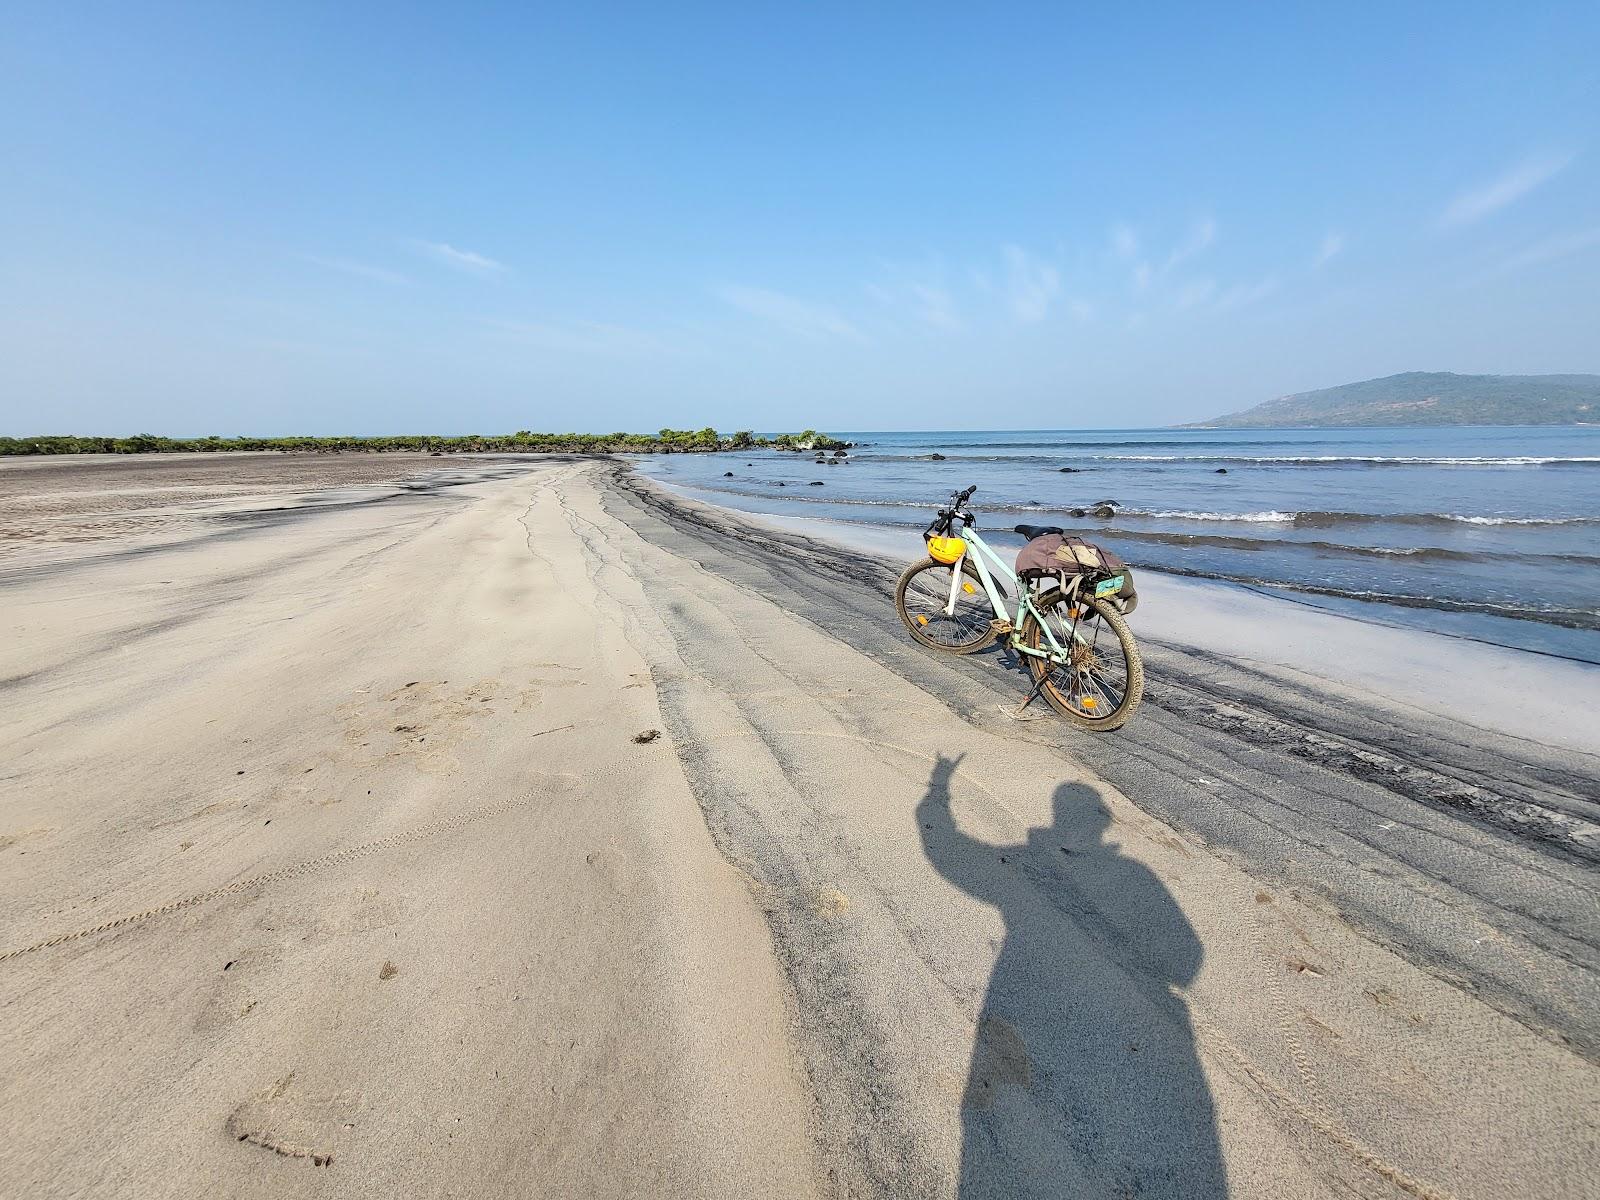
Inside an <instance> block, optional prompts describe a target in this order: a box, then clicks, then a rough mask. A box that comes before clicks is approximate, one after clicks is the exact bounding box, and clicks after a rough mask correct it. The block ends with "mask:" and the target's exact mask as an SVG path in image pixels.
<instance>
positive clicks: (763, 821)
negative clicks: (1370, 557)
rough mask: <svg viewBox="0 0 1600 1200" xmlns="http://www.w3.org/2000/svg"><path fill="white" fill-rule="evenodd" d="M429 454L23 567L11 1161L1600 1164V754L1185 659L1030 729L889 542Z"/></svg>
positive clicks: (1171, 1184)
mask: <svg viewBox="0 0 1600 1200" xmlns="http://www.w3.org/2000/svg"><path fill="white" fill-rule="evenodd" d="M361 457H362V458H364V457H365V456H361ZM396 458H398V456H393V458H391V456H382V459H383V461H382V462H378V463H369V462H363V461H360V460H359V458H358V456H339V458H338V459H329V460H325V462H324V463H322V464H317V465H314V466H306V467H304V471H306V472H310V474H309V475H308V474H305V473H300V474H295V475H293V476H292V477H289V476H277V477H276V478H274V477H273V471H274V469H275V468H274V467H273V466H272V465H270V464H271V462H272V460H268V462H267V463H263V464H262V465H260V466H257V465H256V464H254V463H252V464H250V465H249V466H248V468H247V469H248V470H250V471H259V472H262V473H264V475H265V476H266V478H265V479H262V480H258V479H256V478H255V477H249V478H248V480H247V479H246V477H244V476H242V475H241V476H237V477H235V479H234V481H233V482H229V474H228V470H227V468H226V465H224V466H220V467H215V468H213V467H211V466H209V465H206V466H204V467H203V468H202V471H203V473H204V472H215V474H211V475H208V477H207V478H205V479H202V480H200V481H199V482H194V483H183V484H175V483H173V481H172V476H170V475H167V476H162V475H161V473H160V471H159V470H155V464H151V468H152V470H151V471H146V472H141V471H140V470H139V469H138V468H137V467H136V466H134V467H129V466H125V465H123V464H120V463H119V464H117V466H116V467H115V468H113V469H114V470H116V471H117V474H116V476H115V482H114V483H113V482H110V481H111V479H112V477H111V476H110V475H109V474H108V475H107V480H108V482H107V483H106V484H105V490H107V491H127V490H133V491H135V492H138V491H141V490H143V491H144V493H145V494H144V495H142V496H140V497H139V500H138V503H137V504H136V505H135V507H134V509H133V510H132V511H133V512H134V513H135V516H134V518H133V520H134V521H135V525H134V526H133V527H124V528H121V529H119V530H118V531H116V532H115V533H114V534H112V535H111V536H106V537H99V538H96V539H95V540H94V541H93V542H82V541H77V542H74V541H69V540H67V538H66V537H56V536H43V537H35V538H32V539H30V540H31V541H32V542H33V543H35V544H34V545H31V546H30V547H29V548H28V551H27V553H26V554H25V555H22V556H20V557H18V558H16V559H13V560H11V561H0V634H3V643H0V644H3V649H0V705H3V706H4V712H5V718H6V719H5V721H4V730H3V732H0V783H3V785H4V795H5V799H4V807H3V808H0V864H3V870H0V929H3V931H4V933H3V937H0V1013H3V1015H4V1020H3V1021H0V1060H3V1061H4V1062H6V1063H7V1064H8V1069H7V1071H6V1072H5V1073H4V1075H3V1076H0V1111H3V1113H4V1114H5V1116H4V1129H3V1131H0V1132H3V1133H4V1137H3V1138H0V1180H3V1181H4V1183H3V1185H0V1190H3V1191H4V1192H5V1193H6V1194H16V1195H19V1196H22V1195H26V1196H48V1195H105V1196H113V1195H155V1196H188V1195H195V1194H221V1195H239V1196H254V1195H269V1194H270V1195H274V1196H281V1195H286V1194H288V1195H301V1194H305V1195H312V1194H316V1195H338V1196H345V1195H349V1196H366V1195H371V1196H387V1195H395V1194H407V1195H464V1196H500V1195H505V1196H520V1195H551V1196H568V1195H570V1196H578V1195H582V1196H633V1195H672V1196H797V1195H807V1194H815V1195H871V1196H950V1195H962V1196H968V1197H973V1196H990V1195H992V1196H1024V1195H1093V1196H1116V1195H1141V1196H1185V1197H1188V1196H1222V1195H1229V1196H1260V1197H1283V1196H1347V1195H1351V1194H1356V1195H1368V1196H1383V1195H1414V1196H1462V1197H1467V1196H1473V1197H1479V1196H1481V1197H1505V1196H1529V1197H1533V1196H1550V1195H1579V1194H1584V1193H1586V1192H1592V1191H1593V1190H1594V1189H1595V1186H1596V1183H1597V1177H1596V1163H1597V1161H1600V1141H1597V1138H1600V1134H1597V1130H1600V1104H1597V1101H1596V1096H1597V1095H1600V1088H1597V1086H1596V1085H1597V1078H1596V1068H1595V1065H1594V1064H1595V1060H1596V1058H1597V1057H1600V986H1597V979H1600V976H1597V974H1596V970H1595V968H1596V962H1597V955H1596V945H1597V941H1600V920H1597V910H1596V905H1595V903H1594V896H1595V883H1596V878H1597V873H1596V870H1595V857H1594V855H1595V847H1593V845H1592V844H1590V843H1589V841H1588V840H1587V838H1586V837H1585V836H1583V834H1582V828H1583V826H1582V822H1585V821H1588V820H1590V819H1591V818H1592V817H1593V816H1594V810H1595V803H1596V796H1595V791H1596V788H1595V778H1596V765H1597V760H1596V758H1595V756H1594V754H1593V753H1591V752H1588V751H1585V750H1583V749H1581V748H1574V747H1573V746H1571V745H1569V744H1565V743H1563V742H1561V740H1560V739H1552V740H1553V741H1555V742H1557V743H1559V744H1550V745H1546V744H1542V743H1540V742H1539V741H1538V740H1537V739H1531V738H1517V739H1511V738H1506V739H1498V740H1496V739H1487V738H1485V737H1484V735H1483V734H1482V733H1481V731H1478V730H1476V729H1469V728H1465V727H1463V726H1461V725H1460V724H1459V723H1456V722H1452V721H1449V720H1447V719H1445V718H1442V717H1439V716H1436V715H1430V714H1427V713H1421V712H1418V711H1417V710H1415V709H1414V708H1406V709H1402V708H1399V707H1397V706H1393V705H1389V704H1387V702H1386V701H1385V700H1384V698H1383V697H1382V696H1378V695H1373V696H1368V697H1365V698H1363V702H1362V703H1359V704H1356V703H1352V702H1351V699H1350V694H1349V693H1350V688H1349V686H1348V685H1344V686H1341V688H1340V689H1338V691H1337V693H1336V694H1323V693H1320V692H1319V691H1318V689H1316V688H1315V687H1314V686H1312V685H1311V684H1308V683H1307V682H1305V681H1304V680H1301V679H1298V678H1297V677H1294V676H1291V675H1288V674H1285V673H1269V672H1265V671H1263V670H1261V669H1260V668H1259V667H1258V666H1254V665H1252V664H1250V663H1248V662H1243V661H1240V660H1237V659H1231V658H1229V657H1228V656H1227V655H1225V654H1221V653H1218V652H1215V651H1203V650H1200V649H1196V648H1195V647H1193V646H1186V645H1182V644H1179V643H1177V642H1169V641H1163V640H1161V639H1153V640H1151V641H1150V642H1148V643H1147V646H1146V649H1147V669H1148V672H1149V675H1150V678H1151V680H1152V684H1151V687H1150V692H1149V698H1148V699H1147V701H1146V707H1145V709H1144V710H1142V711H1141V713H1140V714H1139V716H1138V717H1137V718H1136V719H1135V721H1134V723H1133V724H1132V725H1130V726H1129V728H1128V730H1127V731H1126V732H1125V733H1124V734H1122V735H1118V736H1116V737H1109V738H1108V737H1102V738H1095V737H1092V736H1090V735H1083V734H1078V733H1076V732H1075V731H1072V730H1068V729H1065V728H1063V727H1062V726H1060V725H1059V724H1057V723H1056V722H1053V721H1042V722H1029V723H1017V722H1014V721H1012V720H1010V719H1009V718H1007V717H1006V716H1005V715H1004V713H1003V711H1002V710H1003V709H1004V708H1005V707H1009V706H1010V705H1012V704H1014V703H1015V702H1016V700H1017V699H1018V698H1020V696H1021V695H1022V694H1023V693H1024V691H1025V689H1024V687H1023V685H1022V683H1021V677H1020V675H1019V674H1018V673H1017V671H1016V670H1015V669H1014V667H1013V666H1012V665H1010V664H1008V663H1007V662H1006V661H1005V659H1004V656H1003V655H1001V654H998V653H993V654H985V655H978V656H974V658H973V659H970V660H953V659H942V658H936V657H934V656H932V655H930V654H928V653H926V652H924V651H921V650H919V649H918V648H917V647H916V646H915V645H913V644H911V643H910V641H909V639H907V638H906V637H904V635H903V632H902V631H900V630H899V628H898V623H897V622H896V620H895V618H894V615H893V611H892V607H891V606H890V603H889V599H888V589H889V586H890V585H891V584H892V580H893V575H894V573H895V567H894V565H893V564H891V563H889V562H887V561H884V560H881V559H878V558H876V557H874V556H872V555H870V554H867V553H864V552H858V551H852V550H849V549H846V548H841V547H837V546H833V545H829V544H825V543H821V542H815V541H809V540H806V539H802V538H799V537H797V536H795V535H792V534H781V533H778V532H775V531H773V530H771V529H767V528H763V527H761V526H758V525H756V524H753V523H750V522H744V521H741V520H740V519H738V518H736V517H734V516H732V515H731V514H727V513H725V512H721V511H719V510H714V509H709V508H706V507H704V506H700V505H696V504H693V503H690V502H687V501H684V500H681V499H678V498H675V497H673V496H670V495H667V494H666V493H664V492H662V491H661V490H660V489H658V488H655V487H653V486H651V485H648V484H646V483H645V482H644V481H642V480H640V479H639V478H638V477H637V476H635V475H633V474H632V473H631V472H629V471H628V470H627V469H626V468H625V467H623V466H621V465H620V464H614V463H610V462H604V461H598V462H597V461H582V460H567V459H551V460H542V461H541V460H533V461H520V462H519V461H515V460H507V459H482V460H466V459H454V460H449V461H447V462H444V463H441V462H440V460H432V461H431V462H426V461H424V462H420V463H416V464H400V463H397V462H395V461H394V459H396ZM341 463H343V464H349V473H347V474H341V471H343V470H345V468H344V467H343V466H341V465H339V464H341ZM280 465H284V464H280ZM188 466H189V467H190V468H193V466H194V464H192V463H191V464H188ZM233 466H234V468H235V469H245V468H242V467H241V466H240V464H237V463H235V464H233ZM399 467H405V468H409V470H410V471H412V472H420V473H418V474H411V475H410V477H409V478H402V477H401V476H402V475H405V474H407V472H403V471H402V472H400V473H399V474H384V475H383V476H382V478H374V477H370V476H365V475H362V474H361V473H362V472H364V471H369V470H370V471H379V472H389V471H391V469H392V468H399ZM80 469H81V470H82V471H95V470H100V469H101V467H100V466H99V465H97V464H93V463H90V464H84V465H82V467H81V468H80ZM293 469H294V470H295V471H296V472H302V467H301V466H296V467H294V468H293ZM20 477H21V476H20V475H7V474H6V473H5V472H0V479H3V480H5V481H6V482H5V484H4V485H0V491H5V489H6V488H7V487H10V486H12V484H13V481H14V480H15V479H16V478H20ZM80 482H81V486H78V485H74V486H78V490H79V491H80V492H82V493H83V494H84V497H83V498H82V499H80V500H79V501H71V502H70V503H75V504H79V505H80V507H79V508H78V509H76V510H73V511H76V512H78V513H80V514H93V513H94V512H95V511H96V510H95V505H96V504H98V503H101V501H100V500H95V499H94V496H95V492H96V489H95V487H94V486H93V477H92V476H89V477H87V481H86V482H83V477H81V476H80ZM162 486H172V487H175V486H184V487H204V488H209V489H211V491H212V492H213V493H215V494H207V495H199V496H197V495H195V494H192V493H168V497H167V499H165V500H162V499H160V498H159V497H155V496H153V495H151V494H150V493H149V489H150V488H154V487H162ZM306 487H316V488H318V489H321V490H319V491H318V492H317V493H316V494H309V495H308V494H304V493H303V492H302V491H301V489H304V488H306ZM233 488H237V489H239V490H236V491H229V490H225V489H233ZM40 490H41V491H42V490H43V489H42V488H41V489H40ZM56 490H57V491H70V490H72V489H71V488H68V487H65V486H62V487H58V488H57V489H56ZM20 493H21V494H23V495H24V496H26V494H27V485H26V484H24V485H21V488H20ZM6 494H7V495H10V496H13V497H14V496H15V495H17V494H19V493H18V492H17V491H10V492H7V493H6ZM102 499H103V500H104V501H105V502H107V503H111V502H112V501H111V498H109V497H104V498H102ZM6 504H7V507H6V509H5V511H6V513H7V516H6V520H7V521H8V522H15V521H16V518H15V517H13V516H12V515H11V514H13V513H15V512H17V511H19V510H18V509H17V508H15V507H13V504H14V501H13V500H7V501H6ZM107 511H109V510H107ZM119 511H124V512H126V511H128V510H119ZM56 515H57V516H60V517H62V520H61V521H60V522H58V523H56V525H55V526H54V528H55V529H56V530H57V531H58V532H59V531H60V530H63V529H65V530H67V531H68V533H70V530H71V527H72V525H73V521H74V520H76V519H77V518H74V517H72V516H71V515H70V513H66V512H58V513H57V514H56ZM85 519H92V515H91V516H88V517H85ZM141 521H149V522H151V523H152V524H150V525H140V524H139V522H141ZM1135 623H1136V628H1137V626H1138V618H1136V620H1135ZM652 730H654V731H659V733H658V736H656V737H654V738H648V739H647V740H643V741H639V740H636V739H638V738H639V737H640V736H641V735H647V734H648V733H649V731H652ZM1484 796H1487V797H1488V800H1487V801H1483V802H1480V801H1481V800H1482V798H1483V797H1484ZM1519 803H1521V804H1524V805H1527V806H1531V807H1535V808H1538V809H1539V810H1540V811H1542V812H1545V813H1551V812H1553V813H1556V814H1557V815H1558V816H1560V815H1562V814H1565V815H1566V816H1567V817H1569V818H1570V821H1569V822H1568V823H1567V824H1566V825H1562V823H1561V821H1559V820H1554V821H1552V820H1551V819H1545V820H1544V821H1543V822H1542V823H1541V822H1523V823H1520V824H1519V823H1518V822H1517V821H1515V820H1511V819H1509V818H1507V819H1502V817H1503V816H1504V814H1506V813H1513V812H1515V811H1516V806H1517V805H1518V804H1519ZM1552 824H1553V825H1554V826H1555V828H1554V831H1552V828H1551V826H1552Z"/></svg>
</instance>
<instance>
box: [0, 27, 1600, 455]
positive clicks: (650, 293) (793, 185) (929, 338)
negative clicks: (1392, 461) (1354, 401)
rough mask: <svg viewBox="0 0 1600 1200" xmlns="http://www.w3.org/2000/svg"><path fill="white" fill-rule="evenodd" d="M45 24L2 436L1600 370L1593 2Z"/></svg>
mask: <svg viewBox="0 0 1600 1200" xmlns="http://www.w3.org/2000/svg"><path fill="white" fill-rule="evenodd" d="M1313 8H1315V10H1316V11H1311V10H1312V9H1313ZM1299 9H1305V10H1306V11H1296V10H1299ZM0 22H3V26H0V27H3V28H4V31H5V32H4V35H3V36H0V433H12V434H35V433H82V434H90V433H95V434H102V433H110V434H127V433H133V432H153V433H164V434H171V435H204V434H216V435H220V436H233V435H236V434H245V435H270V434H289V433H319V434H340V433H343V434H381V433H397V432H429V433H485V434H488V433H499V432H509V431H513V430H517V429H534V430H550V431H568V430H578V431H611V430H614V429H626V430H654V429H658V428H661V427H663V426H673V427H694V428H698V427H700V426H704V425H713V426H715V427H717V428H718V429H722V430H725V431H726V430H733V429H740V428H753V429H757V430H785V429H800V428H808V427H809V428H819V429H828V430H837V431H851V430H863V429H880V430H881V429H962V428H968V429H983V428H1096V427H1134V426H1148V425H1159V424H1165V423H1169V422H1177V421H1184V420H1194V419H1201V418H1204V417H1208V416H1212V415H1215V414H1217V413H1220V412H1226V411H1232V410H1236V409H1240V408H1244V407H1247V406H1249V405H1252V404H1255V403H1257V402H1260V401H1262V400H1266V399H1269V398H1271V397H1274V396H1277V395H1282V394H1285V393H1289V392H1296V391H1303V390H1307V389H1310V388H1316V387H1325V386H1330V385H1334V384H1338V383H1345V382H1350V381H1354V380H1359V379H1365V378H1370V377H1373V376H1379V375H1386V374H1390V373H1394V372H1398V371H1408V370H1448V371H1458V372H1467V373H1479V372H1483V373H1513V374H1537V373H1545V372H1554V373H1570V372H1600V5H1596V4H1594V3H1592V2H1588V3H1574V4H1564V3H1533V4H1521V5H1507V4H1503V3H1501V4H1492V5H1479V4H1472V3H1451V4H1438V5H1433V4H1425V3H1416V4H1403V5H1395V4H1372V5H1366V4H1360V3H1347V4H1340V5H1319V6H1299V5H1285V4H1281V3H1276V4H1265V5H1244V6H1241V5H1194V4H1172V5H1161V4H1146V5H1126V6H1113V5H1089V4H1069V3H1052V4H1040V5H1027V4H1009V5H1008V4H996V5H974V4H948V5H946V4H936V3H927V2H924V3H918V4H899V3H879V4H873V5H863V4H860V3H848V4H844V3H839V4H835V3H828V2H818V3H810V4H781V5H780V4H761V3H750V2H748V0H746V2H744V3H729V4H696V3H682V4H659V3H652V4H643V3H641V4H630V5H618V4H608V3H604V2H600V3H585V4H581V5H572V4H567V5H559V6H556V5H540V4H527V3H521V4H505V5H489V4H470V3H457V4H451V5H442V4H435V5H408V4H404V3H386V4H382V5H377V4H373V5H364V4H359V3H346V4H341V5H327V4H320V3H319V4H296V3H290V2H278V3H271V4H251V3H243V2H241V3H237V4H231V3H230V4H216V3H206V4H184V5H172V4H161V3H145V4H139V5H130V4H125V3H113V4H103V5H97V4H92V3H74V4H59V3H50V4H38V5H35V4H31V3H15V2H12V0H0Z"/></svg>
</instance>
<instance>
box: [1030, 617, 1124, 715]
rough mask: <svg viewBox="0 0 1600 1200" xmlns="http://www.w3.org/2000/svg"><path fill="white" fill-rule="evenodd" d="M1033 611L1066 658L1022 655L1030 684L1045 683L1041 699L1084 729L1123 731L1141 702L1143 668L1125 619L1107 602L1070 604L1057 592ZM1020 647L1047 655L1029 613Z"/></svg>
mask: <svg viewBox="0 0 1600 1200" xmlns="http://www.w3.org/2000/svg"><path fill="white" fill-rule="evenodd" d="M1034 607H1035V608H1036V609H1037V610H1038V613H1039V616H1040V617H1042V618H1043V619H1044V621H1045V622H1046V623H1047V624H1048V625H1049V627H1050V632H1051V633H1052V634H1053V635H1054V636H1055V640H1056V644H1057V645H1059V646H1060V647H1061V648H1062V650H1063V651H1064V652H1065V660H1064V661H1061V662H1056V661H1053V660H1051V659H1045V658H1039V657H1036V656H1035V655H1032V654H1025V655H1023V657H1024V658H1026V659H1027V660H1028V671H1029V673H1030V674H1032V676H1033V681H1034V683H1035V684H1037V683H1039V680H1040V677H1041V676H1043V677H1045V680H1044V684H1043V686H1042V687H1040V689H1039V690H1040V691H1041V692H1043V693H1044V697H1045V699H1046V700H1048V701H1049V702H1050V706H1051V707H1052V708H1054V709H1055V710H1056V711H1057V712H1059V713H1060V714H1061V715H1062V716H1064V717H1066V718H1067V720H1069V721H1071V722H1072V723H1073V724H1074V725H1079V726H1082V727H1083V728H1084V729H1092V730H1094V731H1096V732H1097V733H1109V732H1111V730H1113V729H1121V728H1122V727H1123V726H1124V725H1126V724H1127V722H1128V718H1129V717H1131V716H1133V711H1134V709H1136V708H1138V707H1139V701H1140V700H1141V699H1143V698H1144V663H1143V662H1142V661H1141V660H1140V658H1139V647H1138V646H1137V645H1135V644H1134V640H1133V631H1132V630H1130V629H1129V628H1128V622H1127V619H1126V618H1125V617H1124V616H1123V615H1122V614H1121V613H1120V612H1118V611H1117V610H1116V608H1114V607H1113V606H1112V605H1111V604H1110V603H1109V602H1108V601H1105V600H1094V599H1083V598H1082V597H1079V598H1077V599H1074V600H1069V599H1068V598H1067V597H1066V596H1064V595H1063V594H1062V593H1061V592H1060V591H1059V590H1057V591H1052V592H1046V593H1045V594H1044V595H1043V596H1041V597H1039V599H1038V600H1036V601H1035V602H1034ZM1074 632H1076V634H1077V636H1076V637H1074V636H1073V635H1074ZM1022 644H1023V645H1024V646H1027V647H1028V648H1029V649H1031V650H1049V649H1050V642H1049V640H1048V639H1047V638H1046V637H1045V636H1044V630H1043V629H1042V628H1041V627H1040V624H1039V620H1038V619H1037V618H1035V617H1034V614H1033V613H1029V614H1028V615H1027V616H1025V617H1024V618H1023V619H1022Z"/></svg>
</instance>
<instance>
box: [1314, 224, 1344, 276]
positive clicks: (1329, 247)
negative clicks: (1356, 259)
mask: <svg viewBox="0 0 1600 1200" xmlns="http://www.w3.org/2000/svg"><path fill="white" fill-rule="evenodd" d="M1343 253H1344V234H1342V233H1338V232H1332V231H1330V232H1329V233H1326V234H1324V235H1323V237H1322V245H1320V246H1318V247H1317V255H1316V257H1315V258H1313V259H1312V260H1311V269H1312V270H1313V271H1315V270H1317V269H1318V268H1320V267H1324V266H1326V265H1327V264H1328V263H1330V262H1332V261H1333V260H1334V259H1336V258H1338V257H1339V255H1341V254H1343Z"/></svg>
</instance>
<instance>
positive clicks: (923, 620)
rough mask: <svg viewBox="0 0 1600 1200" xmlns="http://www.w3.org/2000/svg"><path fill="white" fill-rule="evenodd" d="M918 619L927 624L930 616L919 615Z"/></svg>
mask: <svg viewBox="0 0 1600 1200" xmlns="http://www.w3.org/2000/svg"><path fill="white" fill-rule="evenodd" d="M917 620H918V621H920V622H921V623H922V624H924V625H926V624H927V623H928V618H927V617H918V618H917Z"/></svg>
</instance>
